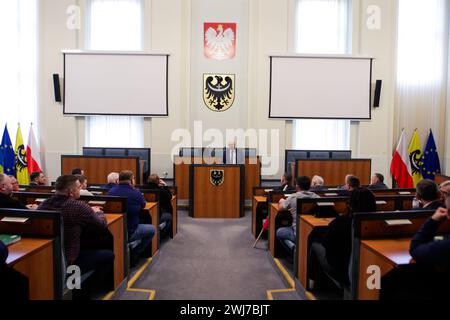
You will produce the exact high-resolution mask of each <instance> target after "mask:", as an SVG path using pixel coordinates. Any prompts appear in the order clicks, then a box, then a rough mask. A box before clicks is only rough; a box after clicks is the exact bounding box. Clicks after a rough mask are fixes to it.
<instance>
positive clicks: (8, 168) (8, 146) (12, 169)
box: [0, 125, 16, 176]
mask: <svg viewBox="0 0 450 320" xmlns="http://www.w3.org/2000/svg"><path fill="white" fill-rule="evenodd" d="M0 152H1V153H3V172H4V173H5V174H7V175H12V176H16V155H15V153H14V148H13V145H12V143H11V138H10V137H9V133H8V128H7V126H6V125H5V130H4V131H3V138H2V144H1V146H0Z"/></svg>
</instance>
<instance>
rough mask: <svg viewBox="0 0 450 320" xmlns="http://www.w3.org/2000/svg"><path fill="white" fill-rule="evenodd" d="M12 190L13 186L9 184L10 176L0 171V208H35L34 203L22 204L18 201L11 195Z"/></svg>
mask: <svg viewBox="0 0 450 320" xmlns="http://www.w3.org/2000/svg"><path fill="white" fill-rule="evenodd" d="M12 192H13V186H12V184H11V178H10V177H9V176H7V175H6V174H3V173H0V208H8V209H27V208H29V209H35V208H36V207H37V206H34V205H29V206H24V205H23V204H21V203H20V202H19V201H17V200H15V199H13V198H12V197H11V195H12Z"/></svg>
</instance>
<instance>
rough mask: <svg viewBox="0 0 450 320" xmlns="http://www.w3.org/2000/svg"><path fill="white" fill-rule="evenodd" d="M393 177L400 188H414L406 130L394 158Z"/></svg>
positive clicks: (392, 163)
mask: <svg viewBox="0 0 450 320" xmlns="http://www.w3.org/2000/svg"><path fill="white" fill-rule="evenodd" d="M391 175H392V177H393V178H394V179H395V181H396V182H397V186H398V187H399V188H414V184H413V179H412V170H411V162H410V161H409V153H408V147H407V146H406V133H405V130H403V131H402V135H401V137H400V141H399V142H398V145H397V149H395V152H394V156H393V157H392V162H391Z"/></svg>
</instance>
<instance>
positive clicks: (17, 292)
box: [0, 241, 29, 301]
mask: <svg viewBox="0 0 450 320" xmlns="http://www.w3.org/2000/svg"><path fill="white" fill-rule="evenodd" d="M7 258H8V248H7V247H6V246H5V244H4V243H3V242H1V241H0V283H1V285H0V300H1V301H24V300H28V299H29V297H28V278H27V277H25V276H24V275H22V274H21V273H20V272H18V271H16V270H14V269H13V268H10V267H8V266H7V265H6V259H7Z"/></svg>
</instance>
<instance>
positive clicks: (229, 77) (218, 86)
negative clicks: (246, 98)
mask: <svg viewBox="0 0 450 320" xmlns="http://www.w3.org/2000/svg"><path fill="white" fill-rule="evenodd" d="M234 80H235V76H234V74H204V75H203V101H204V102H205V104H206V106H207V107H208V108H209V109H211V110H212V111H216V112H223V111H226V110H228V109H229V108H230V107H231V106H232V105H233V103H234V92H235V89H234V86H235V81H234Z"/></svg>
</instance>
